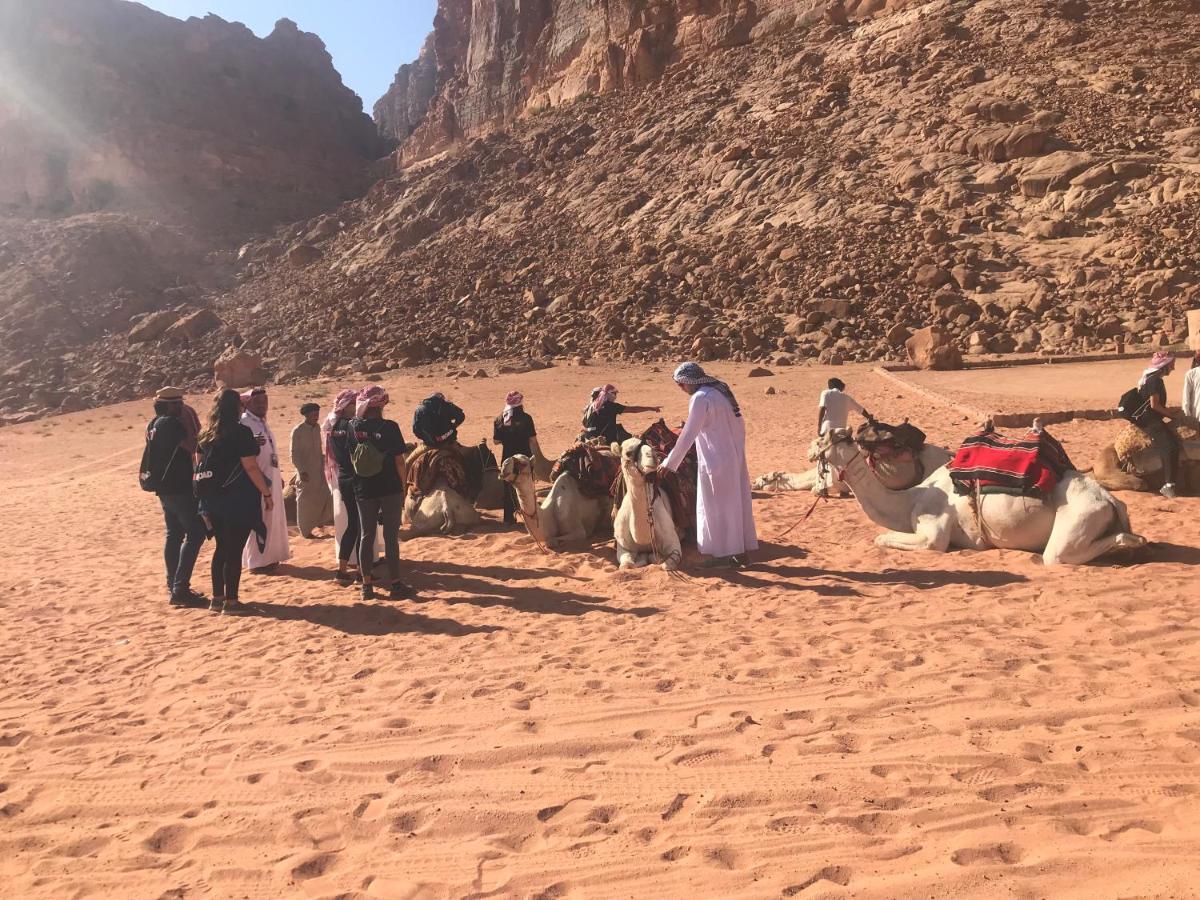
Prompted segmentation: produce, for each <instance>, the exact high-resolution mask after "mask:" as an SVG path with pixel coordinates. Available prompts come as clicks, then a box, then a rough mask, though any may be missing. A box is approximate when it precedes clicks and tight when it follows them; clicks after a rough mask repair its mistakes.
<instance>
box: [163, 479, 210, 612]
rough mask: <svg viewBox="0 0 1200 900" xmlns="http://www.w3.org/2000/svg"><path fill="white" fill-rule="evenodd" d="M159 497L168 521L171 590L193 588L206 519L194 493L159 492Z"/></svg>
mask: <svg viewBox="0 0 1200 900" xmlns="http://www.w3.org/2000/svg"><path fill="white" fill-rule="evenodd" d="M158 500H159V502H160V503H161V504H162V508H163V518H164V519H165V520H166V523H167V541H166V544H165V545H164V546H163V560H164V561H165V562H166V564H167V590H169V591H171V592H172V593H173V592H175V591H184V590H187V589H188V588H189V587H191V584H192V569H194V568H195V567H196V557H197V556H199V555H200V548H201V547H202V546H203V545H204V539H205V537H206V536H207V535H206V532H205V530H204V522H203V520H202V519H201V518H200V513H199V512H198V511H197V509H196V498H195V497H193V496H192V495H191V494H159V495H158Z"/></svg>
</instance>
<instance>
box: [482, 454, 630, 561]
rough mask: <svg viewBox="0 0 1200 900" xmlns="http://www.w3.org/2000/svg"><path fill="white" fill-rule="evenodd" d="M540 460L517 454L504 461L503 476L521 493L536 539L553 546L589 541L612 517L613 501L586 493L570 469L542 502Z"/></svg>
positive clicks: (519, 501)
mask: <svg viewBox="0 0 1200 900" xmlns="http://www.w3.org/2000/svg"><path fill="white" fill-rule="evenodd" d="M536 465H537V464H536V462H535V461H534V460H531V459H530V458H529V457H528V456H523V455H521V454H517V455H514V456H510V457H509V458H508V459H506V460H504V464H503V465H502V466H501V467H500V478H501V480H503V481H507V482H508V483H509V484H511V485H512V486H513V488H514V489H515V490H516V492H517V506H518V508H519V509H520V511H521V517H522V518H523V519H524V520H525V527H526V529H527V530H528V531H529V535H530V537H532V538H533V540H534V542H535V543H537V544H539V545H541V546H543V547H548V548H550V549H555V548H557V547H561V546H562V545H564V544H569V543H574V542H578V541H583V540H586V539H587V538H589V537H591V535H593V534H595V532H596V530H597V529H598V528H599V527H600V524H601V523H602V522H604V521H605V520H606V519H608V518H609V514H610V511H611V509H612V504H611V503H610V502H609V501H608V500H607V499H606V498H598V499H592V498H591V497H587V496H584V493H583V491H581V490H580V489H579V482H577V481H576V480H575V478H574V477H573V476H571V475H569V474H568V473H566V472H563V473H562V474H561V475H559V476H558V479H557V480H556V481H555V482H554V484H553V486H551V488H550V493H549V494H548V495H547V496H546V499H545V500H543V501H542V502H541V503H540V504H539V503H538V498H537V492H536V490H535V489H534V485H533V480H534V469H535V468H536Z"/></svg>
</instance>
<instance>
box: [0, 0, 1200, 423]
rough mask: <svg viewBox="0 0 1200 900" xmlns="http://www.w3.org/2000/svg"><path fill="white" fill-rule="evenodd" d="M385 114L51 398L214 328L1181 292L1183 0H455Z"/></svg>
mask: <svg viewBox="0 0 1200 900" xmlns="http://www.w3.org/2000/svg"><path fill="white" fill-rule="evenodd" d="M514 11H519V13H520V14H519V15H516V13H514ZM514 16H515V17H514ZM614 47H615V48H616V49H613V48H614ZM631 47H643V48H646V53H645V54H643V55H642V56H641V57H639V58H641V59H642V60H643V61H644V64H638V65H633V66H631V65H630V62H629V61H630V60H631V59H632V58H634V57H635V56H637V54H632V55H631V50H630V48H631ZM606 48H607V49H606ZM618 51H619V52H618ZM605 73H609V75H606V74H605ZM612 73H617V74H616V75H614V74H612ZM618 75H619V77H617V76H618ZM376 114H377V116H378V118H379V121H380V125H381V128H382V129H383V130H384V131H385V132H386V133H389V134H392V135H394V136H395V137H397V138H398V139H403V140H404V143H403V144H402V145H401V146H400V148H399V149H398V150H397V152H396V153H395V154H394V156H393V158H392V167H391V171H390V172H387V173H385V174H383V175H382V177H380V178H379V180H378V181H377V182H376V183H375V184H374V185H373V187H371V189H370V190H369V191H368V193H367V194H366V196H365V197H363V198H362V199H360V200H353V201H349V202H346V203H343V204H341V205H340V206H338V207H337V208H336V209H330V210H329V211H328V212H327V213H325V214H323V215H321V216H318V217H316V218H313V219H309V220H304V221H300V222H297V223H296V224H293V225H289V226H287V227H285V228H281V229H279V230H278V231H276V232H275V233H273V234H272V235H270V236H269V237H264V238H260V239H255V240H252V241H250V242H249V243H247V245H246V246H245V247H244V248H243V250H242V252H241V255H240V270H239V272H238V279H239V281H240V284H239V286H237V287H236V289H234V290H232V291H230V292H229V293H227V294H224V295H222V296H219V297H217V298H215V301H214V307H213V312H214V313H215V315H214V317H213V318H212V319H206V320H205V321H204V322H202V323H200V324H201V325H202V326H203V327H195V328H192V327H191V326H190V325H189V326H187V329H186V331H187V332H188V333H187V334H184V333H183V330H178V331H176V332H175V333H174V335H173V337H171V338H170V339H164V340H157V339H152V340H147V339H146V334H147V331H149V332H150V333H153V332H154V331H155V330H156V329H159V328H163V329H165V328H167V327H168V326H169V325H171V322H169V321H168V318H169V316H167V317H160V318H159V319H158V320H157V321H156V322H154V323H152V327H150V328H149V329H148V330H147V329H143V330H142V331H140V332H138V334H137V335H135V336H132V337H133V338H134V340H133V341H131V336H127V335H125V334H120V333H116V332H115V331H114V333H113V334H111V335H110V336H108V337H107V338H104V339H103V340H100V341H98V342H95V343H92V344H89V345H86V346H83V347H80V348H78V349H77V350H76V351H75V353H74V354H73V355H72V356H71V358H70V360H69V361H68V362H67V363H64V365H63V374H64V376H66V377H71V378H73V379H74V380H75V382H76V383H77V384H78V385H80V386H81V390H80V391H79V392H78V394H79V395H78V397H77V398H76V399H75V400H74V401H72V402H98V401H106V400H111V399H117V398H121V397H128V396H131V395H132V394H134V393H136V391H137V390H139V389H141V390H144V389H145V387H146V386H147V385H148V384H149V383H150V382H152V381H153V379H154V378H157V377H166V376H170V377H173V378H175V377H177V378H180V379H183V380H185V381H186V383H187V384H188V385H189V386H192V387H197V388H198V387H201V386H203V385H205V384H206V383H208V379H209V378H210V376H209V374H208V373H209V372H211V367H212V363H213V361H214V359H215V358H216V357H217V356H218V355H219V354H221V353H224V352H227V351H229V350H230V349H231V348H241V349H242V350H244V351H247V352H249V353H251V354H253V355H257V356H260V357H262V358H263V361H264V363H265V365H266V366H267V368H268V369H269V370H271V371H273V372H274V373H275V375H276V377H278V378H282V379H287V378H289V377H299V376H302V375H312V374H316V373H319V372H324V373H327V374H334V373H344V374H350V373H363V372H377V371H382V370H385V369H387V368H391V367H396V366H401V365H407V364H413V363H419V362H425V361H431V360H442V359H444V360H447V361H452V362H455V363H458V364H461V363H463V362H466V361H471V360H485V359H493V358H497V357H500V358H504V357H508V358H516V357H526V356H536V357H558V358H569V357H575V356H588V355H604V356H617V357H628V358H633V359H662V360H673V359H677V358H679V357H681V356H695V357H699V358H701V359H718V358H722V359H734V360H745V361H754V362H769V363H771V364H775V365H787V364H795V363H800V362H803V361H805V360H807V359H812V358H816V359H820V360H823V361H826V362H837V361H839V360H875V359H899V358H902V357H903V356H904V354H905V349H904V343H905V341H906V339H907V338H908V337H909V336H910V334H911V333H912V332H913V331H915V330H917V329H920V328H924V327H926V326H931V325H936V326H938V327H939V328H940V329H941V331H942V333H944V334H946V335H948V336H949V339H950V340H952V341H953V342H954V343H955V345H957V347H958V348H959V349H960V350H961V351H962V352H964V353H968V354H970V353H978V354H982V353H989V352H993V353H1009V352H1014V351H1018V352H1039V351H1040V352H1050V351H1053V352H1061V351H1072V350H1081V349H1102V348H1108V349H1112V348H1114V347H1116V346H1118V345H1121V346H1125V347H1126V348H1128V349H1137V350H1142V349H1143V348H1144V349H1146V350H1147V351H1148V350H1149V348H1150V346H1154V347H1157V346H1159V345H1164V344H1169V343H1173V342H1177V341H1180V340H1182V338H1183V336H1184V321H1183V312H1184V310H1186V309H1188V308H1190V307H1192V306H1197V305H1200V297H1198V296H1197V291H1198V287H1197V285H1198V284H1200V272H1198V270H1197V263H1196V255H1197V254H1196V250H1197V248H1198V246H1200V203H1198V202H1197V196H1198V191H1200V4H1197V3H1196V2H1194V0H1056V2H1051V3H1047V2H1035V0H930V2H909V3H883V2H877V0H868V2H864V3H859V4H853V3H847V4H844V5H843V4H828V5H827V4H821V5H820V6H815V5H814V4H811V3H805V2H800V3H796V2H778V3H772V2H760V3H747V2H724V0H713V2H700V3H696V2H690V0H676V2H658V3H640V2H636V0H610V2H607V3H584V2H572V0H556V2H546V3H541V4H525V3H514V2H512V0H489V2H486V3H484V2H475V3H466V2H462V3H460V2H456V0H442V2H441V4H440V9H439V14H438V19H437V22H436V23H435V30H434V33H433V35H432V36H431V37H430V40H429V41H428V42H427V44H426V47H425V49H424V51H423V52H422V55H421V57H420V59H419V60H418V61H417V62H415V63H414V64H413V65H412V66H410V67H408V68H407V69H405V70H402V72H401V73H400V75H399V76H398V78H397V83H396V85H395V86H394V87H393V90H392V91H391V92H389V94H388V96H387V97H385V98H384V99H383V100H382V101H381V102H380V104H378V105H377V106H376ZM180 315H182V312H181V313H180ZM172 327H173V326H172ZM18 362H19V361H18ZM472 368H475V367H474V366H473V367H472ZM135 369H136V370H137V371H138V372H139V373H140V374H139V376H138V377H137V378H130V377H125V378H124V379H122V378H119V377H118V374H119V373H121V372H123V371H127V372H133V371H134V370H135ZM0 391H3V388H0ZM23 400H24V398H23V397H18V396H17V394H16V392H15V391H10V393H8V394H7V395H6V394H3V393H0V403H5V404H7V406H8V408H9V409H13V408H14V405H15V404H17V403H19V402H22V401H23Z"/></svg>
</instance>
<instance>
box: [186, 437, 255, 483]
mask: <svg viewBox="0 0 1200 900" xmlns="http://www.w3.org/2000/svg"><path fill="white" fill-rule="evenodd" d="M259 449H260V448H259V446H258V439H257V438H255V437H254V432H253V431H251V430H250V429H249V428H247V427H246V426H245V425H242V424H240V423H239V424H237V425H234V426H233V431H231V432H230V433H229V434H227V435H224V436H222V437H219V438H217V439H216V440H215V441H213V442H212V443H211V444H207V445H205V446H204V447H201V448H200V452H201V454H202V455H204V458H205V459H206V460H207V462H208V464H209V468H211V469H212V471H213V472H215V473H218V475H219V477H220V478H221V484H225V483H227V482H228V483H229V485H230V488H232V487H233V486H234V485H236V484H239V483H240V482H241V481H242V480H243V478H244V480H246V481H249V480H250V479H249V477H248V476H244V474H240V473H243V470H242V460H243V459H245V458H246V457H248V456H253V457H254V458H255V459H258V451H259ZM231 476H237V477H231ZM217 487H218V488H220V485H218V486H217ZM227 490H228V488H227ZM256 490H257V489H256Z"/></svg>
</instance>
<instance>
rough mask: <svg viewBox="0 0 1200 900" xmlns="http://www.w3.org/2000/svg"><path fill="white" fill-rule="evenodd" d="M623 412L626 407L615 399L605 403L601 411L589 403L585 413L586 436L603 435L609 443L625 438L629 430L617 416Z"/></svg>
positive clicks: (584, 426)
mask: <svg viewBox="0 0 1200 900" xmlns="http://www.w3.org/2000/svg"><path fill="white" fill-rule="evenodd" d="M623 412H625V407H624V406H623V405H622V404H620V403H617V402H616V401H615V400H610V401H609V402H608V403H605V404H604V405H603V406H601V407H600V409H599V411H597V410H596V409H595V408H593V407H592V406H590V405H589V406H588V408H587V412H585V413H584V414H583V428H584V436H585V437H589V438H594V437H603V438H604V440H605V442H606V443H609V444H611V443H613V442H614V441H621V440H623V439H624V437H625V435H626V433H627V432H626V431H625V429H624V428H622V427H621V426H620V424H619V423H618V422H617V416H619V415H620V414H621V413H623Z"/></svg>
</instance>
